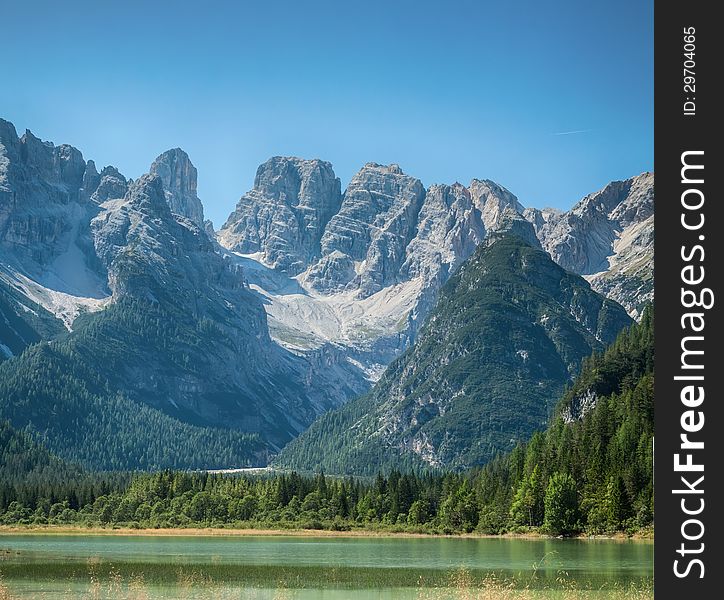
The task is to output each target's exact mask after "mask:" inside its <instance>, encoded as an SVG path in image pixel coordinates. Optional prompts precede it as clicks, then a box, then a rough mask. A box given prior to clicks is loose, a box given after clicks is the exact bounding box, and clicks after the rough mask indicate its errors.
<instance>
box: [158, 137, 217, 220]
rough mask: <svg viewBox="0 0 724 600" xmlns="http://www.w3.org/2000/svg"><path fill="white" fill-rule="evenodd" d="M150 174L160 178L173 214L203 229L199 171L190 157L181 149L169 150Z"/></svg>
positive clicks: (159, 157) (162, 155) (160, 157)
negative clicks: (198, 187) (198, 181)
mask: <svg viewBox="0 0 724 600" xmlns="http://www.w3.org/2000/svg"><path fill="white" fill-rule="evenodd" d="M150 173H151V174H153V175H158V177H160V179H161V182H162V185H163V189H164V193H165V196H166V201H167V202H168V205H169V207H170V208H171V212H174V213H176V214H178V215H181V216H184V217H186V218H187V219H190V220H191V221H193V222H194V223H196V224H197V225H199V226H200V227H202V226H203V222H204V207H203V205H202V204H201V200H199V198H198V196H197V195H196V182H197V171H196V167H194V165H193V164H192V162H191V159H190V158H189V155H188V154H186V152H184V151H183V150H181V148H173V149H171V150H167V151H166V152H164V153H163V154H161V155H160V156H158V157H157V158H156V160H154V161H153V163H152V164H151V169H150Z"/></svg>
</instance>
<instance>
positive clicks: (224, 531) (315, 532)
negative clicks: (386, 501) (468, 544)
mask: <svg viewBox="0 0 724 600" xmlns="http://www.w3.org/2000/svg"><path fill="white" fill-rule="evenodd" d="M15 534H17V535H32V534H42V535H84V536H85V535H99V536H104V535H121V536H126V535H127V536H158V537H164V536H168V537H174V536H178V537H184V536H211V537H213V536H229V537H233V536H238V537H259V536H268V537H338V538H345V537H354V538H356V537H369V538H375V537H390V538H394V537H400V538H467V539H521V540H546V539H560V537H561V536H554V535H549V534H545V533H541V532H538V531H527V532H515V533H514V532H507V533H501V534H490V533H478V532H470V533H467V532H466V533H435V532H422V531H401V530H395V529H365V528H360V529H351V530H348V531H339V530H334V529H303V528H289V529H284V528H271V527H270V528H265V527H258V526H257V527H167V528H150V527H146V528H133V527H122V526H109V527H100V526H82V525H77V526H72V525H30V524H29V525H0V535H15ZM566 539H575V540H591V541H595V540H607V541H645V542H648V541H653V539H654V529H653V527H650V528H645V529H642V530H640V531H637V532H635V533H632V534H626V533H623V532H616V533H612V534H599V535H588V534H583V533H581V534H578V535H575V536H570V537H568V538H566ZM0 552H2V548H0Z"/></svg>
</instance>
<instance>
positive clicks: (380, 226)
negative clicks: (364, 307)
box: [309, 163, 425, 297]
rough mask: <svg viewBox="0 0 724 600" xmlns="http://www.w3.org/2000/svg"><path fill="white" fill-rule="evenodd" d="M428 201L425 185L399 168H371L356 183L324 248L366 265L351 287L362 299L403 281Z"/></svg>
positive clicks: (325, 237)
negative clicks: (420, 215) (409, 247)
mask: <svg viewBox="0 0 724 600" xmlns="http://www.w3.org/2000/svg"><path fill="white" fill-rule="evenodd" d="M424 197H425V190H424V188H423V187H422V183H421V182H420V180H419V179H415V178H414V177H410V176H408V175H405V174H404V173H403V172H402V169H400V167H399V166H398V165H389V166H384V165H378V164H376V163H368V164H366V165H365V166H364V167H363V168H362V169H361V170H360V171H359V172H358V173H357V174H356V175H355V176H354V177H353V178H352V181H351V182H350V184H349V186H348V187H347V191H346V192H345V193H344V199H343V201H342V206H341V208H340V210H339V212H338V213H337V214H336V215H335V216H334V217H333V218H332V219H331V221H330V222H329V225H328V226H327V228H326V230H325V232H324V235H323V236H322V241H321V246H322V255H323V256H327V255H329V254H331V253H332V252H340V253H342V254H344V255H346V256H348V257H349V259H350V260H352V261H355V262H361V263H363V266H362V267H361V269H360V273H359V277H356V278H355V279H353V280H351V281H349V282H347V285H348V286H350V287H354V288H357V289H359V293H360V295H361V296H362V297H366V296H369V295H371V294H373V293H375V292H377V291H379V290H381V289H382V288H384V287H386V286H387V285H390V284H392V283H394V282H395V281H396V280H397V278H398V275H399V269H400V267H401V266H402V263H403V262H404V260H405V249H406V248H407V245H408V244H409V243H410V241H411V240H412V238H413V237H414V236H415V231H416V228H417V216H418V213H419V211H420V207H421V206H422V202H423V200H424ZM309 281H310V284H311V285H312V287H315V286H316V283H315V281H314V280H313V279H310V280H309Z"/></svg>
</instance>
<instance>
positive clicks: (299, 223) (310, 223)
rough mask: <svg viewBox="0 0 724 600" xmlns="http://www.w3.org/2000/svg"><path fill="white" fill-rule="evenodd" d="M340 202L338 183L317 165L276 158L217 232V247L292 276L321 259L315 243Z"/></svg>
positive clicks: (325, 168)
mask: <svg viewBox="0 0 724 600" xmlns="http://www.w3.org/2000/svg"><path fill="white" fill-rule="evenodd" d="M340 203H341V191H340V181H339V179H338V178H337V177H336V176H335V174H334V171H333V170H332V165H330V164H329V163H328V162H324V161H321V160H302V159H299V158H285V157H280V156H276V157H274V158H271V159H269V160H268V161H267V162H265V163H264V164H263V165H261V166H260V167H259V169H258V170H257V172H256V178H255V180H254V188H253V189H252V190H251V191H249V192H247V193H246V194H244V195H243V196H242V197H241V199H240V200H239V202H238V203H237V205H236V209H235V210H234V212H233V213H232V214H231V215H230V216H229V218H228V219H227V221H226V223H225V224H224V226H223V227H222V228H221V230H220V231H219V233H218V239H219V242H220V243H221V244H222V245H223V246H225V247H226V248H228V249H230V250H233V251H236V252H240V253H242V254H252V253H257V252H259V253H261V259H262V261H263V262H264V263H266V264H268V265H271V266H272V267H273V268H275V269H279V270H281V271H284V272H287V273H289V274H291V275H296V274H297V273H300V272H301V271H303V270H304V269H305V268H307V266H308V265H310V264H311V263H312V262H314V261H315V260H316V259H318V258H319V257H320V256H321V248H320V240H321V238H322V233H323V232H324V229H325V227H326V226H327V224H328V223H329V220H330V219H331V218H332V216H333V215H335V214H336V213H337V211H338V210H339V207H340Z"/></svg>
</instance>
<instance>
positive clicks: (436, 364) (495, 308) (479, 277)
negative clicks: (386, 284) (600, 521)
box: [277, 211, 631, 475]
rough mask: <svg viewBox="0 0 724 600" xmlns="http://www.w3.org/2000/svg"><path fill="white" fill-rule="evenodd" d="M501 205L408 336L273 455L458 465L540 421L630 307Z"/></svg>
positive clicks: (358, 464)
mask: <svg viewBox="0 0 724 600" xmlns="http://www.w3.org/2000/svg"><path fill="white" fill-rule="evenodd" d="M503 217H504V218H503V223H501V229H500V230H499V231H497V232H495V233H494V234H492V235H491V236H490V237H489V238H488V239H487V240H486V241H485V242H483V243H482V244H481V245H480V246H479V247H478V249H477V250H476V251H475V253H474V254H473V256H472V257H471V258H470V259H469V260H468V261H466V262H465V263H464V264H463V265H462V267H461V268H460V269H459V270H458V271H457V272H456V273H455V274H454V275H453V276H452V277H451V278H450V279H449V281H448V282H447V283H446V284H445V285H444V286H443V287H442V289H441V292H440V297H439V299H438V301H437V303H436V305H435V307H434V309H433V310H432V312H431V313H430V316H429V318H428V320H427V321H426V323H425V325H424V327H423V329H422V331H421V333H420V335H419V336H418V339H417V341H416V342H415V345H414V346H413V347H412V348H410V349H409V350H408V351H407V352H405V353H404V354H403V355H402V356H401V357H400V358H398V359H397V360H395V361H393V362H392V364H391V365H390V366H389V367H388V369H387V370H386V371H385V373H384V375H383V376H382V378H381V379H380V381H379V382H378V383H377V384H376V385H375V387H374V388H373V389H372V391H371V392H370V393H369V394H367V395H365V396H362V397H361V398H359V399H356V400H353V401H351V402H350V403H348V404H346V405H344V406H343V407H341V408H339V409H336V410H334V411H332V412H331V413H327V414H325V415H324V416H322V417H321V418H320V419H319V420H318V421H316V422H315V423H314V424H312V426H311V427H310V428H309V429H308V430H307V431H306V432H304V433H303V434H302V435H301V436H299V437H298V438H297V439H295V440H294V441H293V442H291V443H290V444H289V445H288V446H287V447H286V448H285V449H284V450H283V451H282V453H281V454H280V456H279V457H278V458H277V464H279V465H281V466H283V467H289V468H295V469H303V470H312V469H317V468H320V467H321V468H324V470H325V471H327V472H331V473H338V474H356V475H359V474H364V475H371V474H374V472H375V471H376V470H378V469H391V468H397V467H399V466H400V465H404V466H406V467H412V468H421V467H436V468H439V467H455V468H468V467H470V466H473V465H479V464H484V463H485V462H487V461H488V460H490V459H491V458H492V457H493V456H495V455H496V453H498V452H501V451H504V450H509V449H510V448H512V447H513V446H514V445H515V443H517V442H518V441H521V440H525V439H527V437H528V436H530V435H531V434H532V433H533V432H534V431H535V430H537V429H541V428H543V427H544V425H545V423H546V421H547V418H548V417H549V415H550V413H551V411H552V409H553V407H554V403H555V400H556V398H557V397H558V396H559V394H560V393H561V392H562V390H563V388H564V386H565V385H566V384H567V383H568V382H569V381H571V378H572V377H573V376H574V375H575V374H576V373H577V372H578V369H579V367H580V364H581V360H582V359H583V358H584V357H587V356H589V355H590V354H591V353H592V352H594V351H601V350H602V349H603V348H604V347H605V346H606V345H607V344H609V343H611V342H612V341H613V340H614V339H615V338H616V335H617V334H618V333H619V331H620V330H621V329H622V328H623V327H625V326H627V325H629V324H630V323H631V319H630V317H629V316H628V315H627V314H626V312H625V311H624V309H623V308H622V307H621V306H620V305H618V304H616V303H615V302H613V301H611V300H608V299H605V298H604V297H603V296H601V295H599V294H598V293H596V292H594V291H593V290H591V288H590V287H589V285H588V284H587V283H586V282H585V281H584V280H583V279H582V278H581V277H580V276H578V275H575V274H573V273H570V272H568V271H566V270H564V269H562V268H561V267H560V266H558V265H556V264H555V263H554V262H553V261H552V260H551V258H550V256H549V255H548V254H547V253H545V252H544V251H543V250H542V249H541V248H540V246H539V244H538V241H537V239H536V237H535V234H534V231H533V228H532V225H531V224H530V223H529V222H527V221H525V220H524V219H523V218H522V217H520V216H519V215H517V214H515V213H514V212H513V211H509V212H508V213H506V214H504V215H503Z"/></svg>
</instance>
